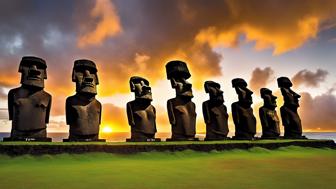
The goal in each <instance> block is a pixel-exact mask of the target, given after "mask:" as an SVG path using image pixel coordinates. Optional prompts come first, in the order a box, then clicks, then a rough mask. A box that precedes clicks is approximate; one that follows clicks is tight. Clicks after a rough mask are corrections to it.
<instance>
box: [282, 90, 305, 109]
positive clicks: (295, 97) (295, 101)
mask: <svg viewBox="0 0 336 189" xmlns="http://www.w3.org/2000/svg"><path fill="white" fill-rule="evenodd" d="M284 91H285V95H284V101H285V103H286V104H288V105H289V106H292V107H299V106H300V105H299V98H300V97H301V96H300V95H299V94H297V93H295V92H294V91H292V90H291V89H284Z"/></svg>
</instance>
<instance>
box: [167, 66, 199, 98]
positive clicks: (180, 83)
mask: <svg viewBox="0 0 336 189" xmlns="http://www.w3.org/2000/svg"><path fill="white" fill-rule="evenodd" d="M166 72H167V78H168V79H169V80H170V83H171V86H172V88H174V89H175V91H176V95H177V96H182V97H187V98H192V97H193V93H192V84H191V83H189V82H188V81H187V79H189V78H190V77H191V75H190V72H189V70H188V67H187V64H186V63H185V62H182V61H179V60H174V61H170V62H168V63H167V64H166Z"/></svg>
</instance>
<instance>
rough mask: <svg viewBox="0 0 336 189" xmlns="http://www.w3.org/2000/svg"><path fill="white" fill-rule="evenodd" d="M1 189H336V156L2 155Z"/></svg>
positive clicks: (306, 152) (298, 152) (321, 152)
mask: <svg viewBox="0 0 336 189" xmlns="http://www.w3.org/2000/svg"><path fill="white" fill-rule="evenodd" d="M0 188H1V189H11V188H25V189H27V188H32V189H39V188H43V189H52V188H57V189H62V188H71V189H75V188H88V189H89V188H90V189H100V188H118V189H124V188H125V189H128V188H155V189H156V188H167V189H168V188H173V189H179V188H188V189H189V188H190V189H193V188H202V189H207V188H251V189H252V188H256V189H257V188H258V189H259V188H272V189H276V188H281V189H284V188H285V189H289V188H333V189H334V188H336V150H332V149H314V148H302V147H287V148H279V149H277V150H266V149H262V148H253V149H250V150H232V151H224V152H210V153H203V152H194V151H183V152H174V153H172V152H151V153H140V154H136V155H116V154H104V153H92V154H82V155H69V154H62V155H43V156H28V155H26V156H18V157H9V156H4V155H0Z"/></svg>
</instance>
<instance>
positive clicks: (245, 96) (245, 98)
mask: <svg viewBox="0 0 336 189" xmlns="http://www.w3.org/2000/svg"><path fill="white" fill-rule="evenodd" d="M236 92H237V94H238V99H239V101H240V102H242V103H244V104H246V105H248V106H250V105H251V104H252V103H253V101H252V94H253V92H252V91H251V90H250V89H248V88H246V87H236Z"/></svg>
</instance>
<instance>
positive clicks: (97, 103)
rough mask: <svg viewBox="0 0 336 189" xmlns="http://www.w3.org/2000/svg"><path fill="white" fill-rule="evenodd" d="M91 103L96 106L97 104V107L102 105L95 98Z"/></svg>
mask: <svg viewBox="0 0 336 189" xmlns="http://www.w3.org/2000/svg"><path fill="white" fill-rule="evenodd" d="M93 103H95V104H96V106H99V107H101V106H102V104H101V103H100V102H99V101H98V100H97V99H94V101H93Z"/></svg>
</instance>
